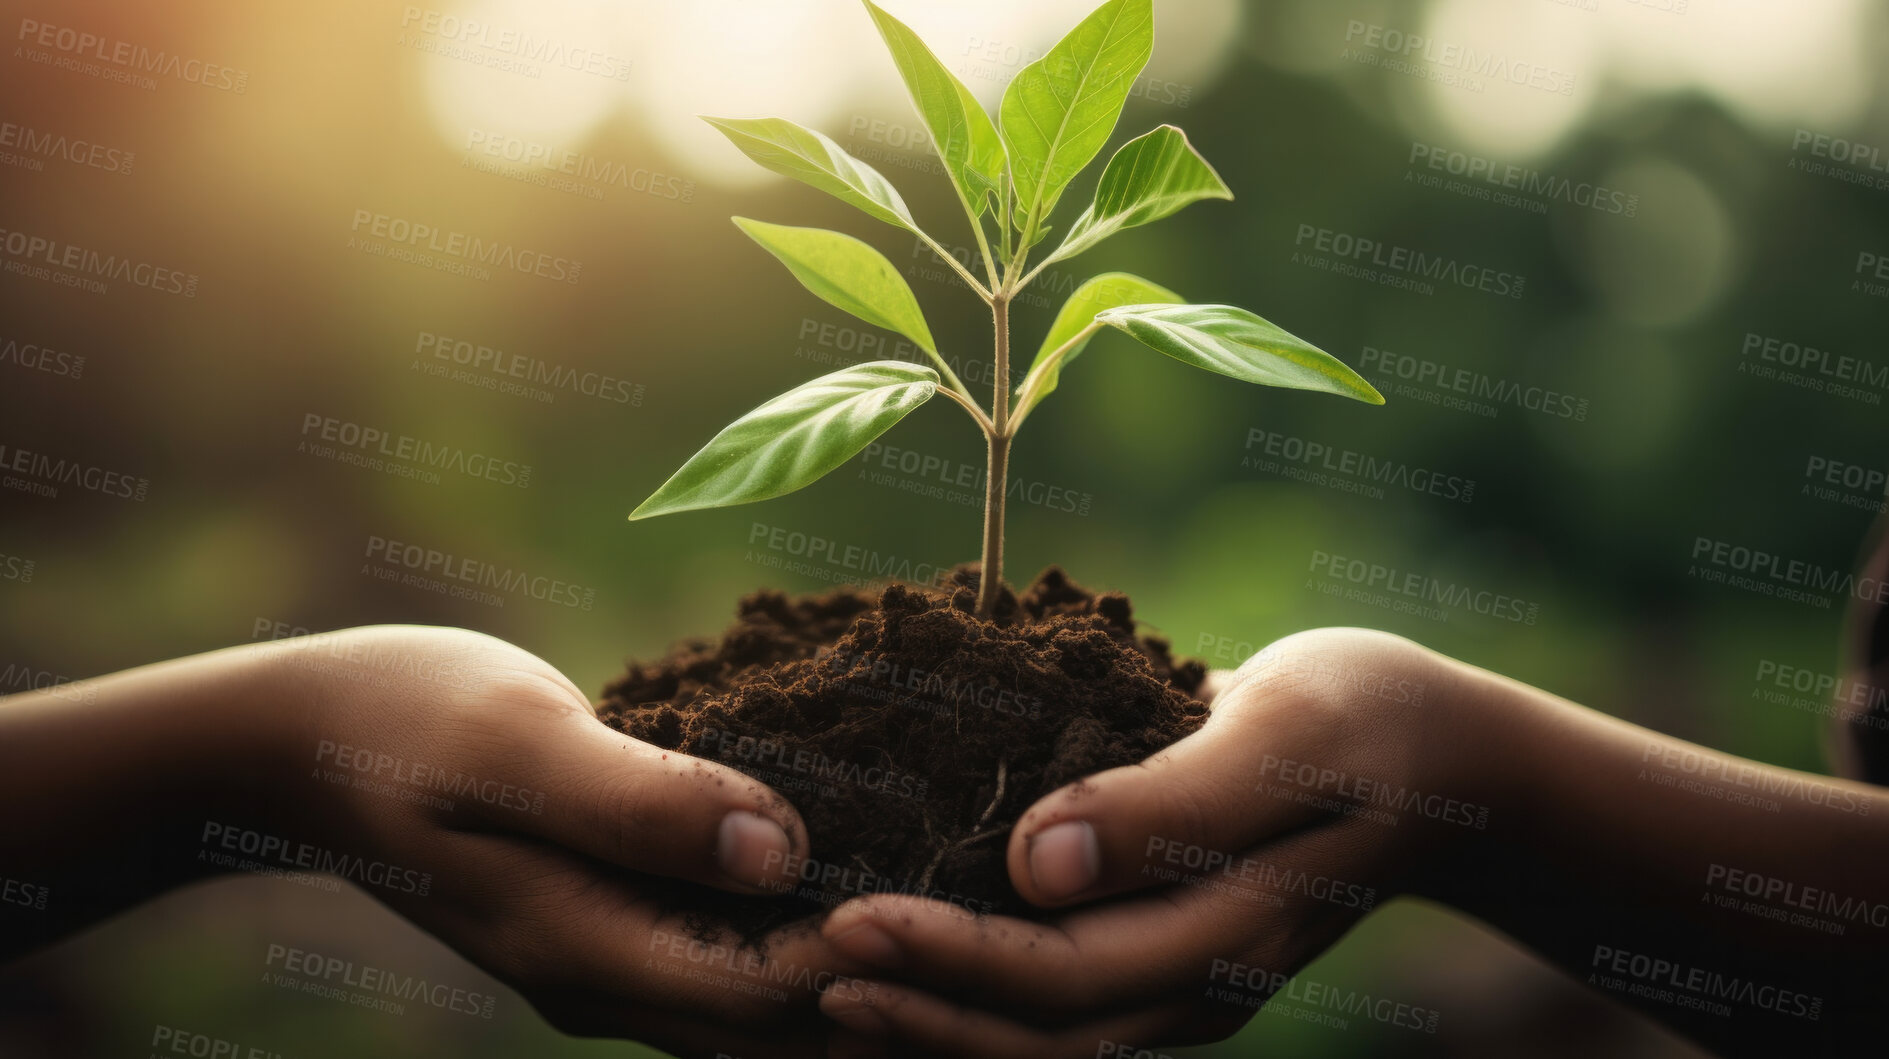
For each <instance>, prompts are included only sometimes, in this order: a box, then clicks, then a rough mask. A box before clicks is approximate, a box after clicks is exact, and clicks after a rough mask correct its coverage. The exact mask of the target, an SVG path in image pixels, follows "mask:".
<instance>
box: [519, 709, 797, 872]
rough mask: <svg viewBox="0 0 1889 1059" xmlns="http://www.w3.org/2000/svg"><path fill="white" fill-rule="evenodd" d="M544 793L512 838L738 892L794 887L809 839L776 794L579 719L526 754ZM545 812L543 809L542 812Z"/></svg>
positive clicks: (729, 771)
mask: <svg viewBox="0 0 1889 1059" xmlns="http://www.w3.org/2000/svg"><path fill="white" fill-rule="evenodd" d="M525 755H526V759H527V760H526V762H525V765H524V774H525V775H527V776H531V777H534V779H533V780H532V781H530V783H529V784H526V786H532V787H535V788H536V789H537V790H538V791H541V792H542V798H540V799H536V800H534V802H533V805H534V808H533V810H532V811H530V812H523V813H520V812H511V813H509V814H507V815H506V816H505V817H503V820H504V821H505V823H506V824H508V825H509V826H510V827H512V828H516V829H520V830H523V831H526V832H527V833H531V834H536V835H539V836H541V837H544V838H548V839H550V840H551V841H553V842H556V843H558V844H559V845H562V846H565V847H567V848H570V849H573V850H577V851H579V852H582V853H585V854H588V855H590V856H592V857H596V858H598V859H599V860H603V861H607V862H609V863H611V864H616V865H620V866H622V867H626V868H633V869H635V870H637V871H642V872H647V873H649V874H652V875H666V876H673V877H676V878H680V879H687V880H691V881H693V882H698V883H704V884H706V885H709V886H715V887H719V888H721V889H725V890H734V891H737V892H748V893H758V892H780V891H782V890H785V889H788V888H791V887H792V886H794V885H795V884H796V882H797V879H796V876H795V874H794V868H795V866H796V865H798V864H800V863H801V861H802V859H803V858H805V857H806V856H807V853H808V843H807V829H806V826H805V825H804V824H802V823H801V820H800V814H799V813H798V812H796V811H795V809H794V807H793V806H792V805H791V804H790V803H789V802H788V801H787V799H786V798H784V797H782V796H781V795H780V794H779V793H778V792H776V791H774V790H773V789H772V788H770V787H768V786H767V785H766V784H763V783H761V782H760V781H758V780H755V779H753V778H751V777H749V776H745V775H743V774H742V773H740V772H737V771H735V770H734V769H731V768H728V767H726V766H724V765H719V764H715V763H714V762H709V761H703V760H702V759H700V758H694V757H690V756H688V755H686V754H680V753H676V752H675V751H666V750H662V749H660V748H658V747H655V746H652V745H650V744H648V743H645V742H642V741H641V740H637V739H632V738H630V737H629V736H626V735H623V734H622V733H620V732H616V731H613V730H611V729H610V728H607V727H605V726H604V725H602V724H598V723H597V722H596V721H595V720H594V719H592V718H590V717H589V716H588V715H577V714H572V715H570V718H569V720H568V722H567V723H562V724H559V725H556V726H555V727H554V730H553V732H551V733H547V734H546V736H545V737H544V738H542V739H538V740H534V744H533V746H531V747H530V748H528V749H526V750H525ZM539 806H541V807H542V808H541V809H539V808H537V807H539Z"/></svg>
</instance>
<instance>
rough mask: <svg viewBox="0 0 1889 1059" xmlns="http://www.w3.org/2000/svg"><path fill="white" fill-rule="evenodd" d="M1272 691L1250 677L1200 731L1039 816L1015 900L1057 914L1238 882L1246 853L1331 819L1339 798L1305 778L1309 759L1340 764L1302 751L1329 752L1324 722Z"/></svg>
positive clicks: (1058, 798) (1033, 819)
mask: <svg viewBox="0 0 1889 1059" xmlns="http://www.w3.org/2000/svg"><path fill="white" fill-rule="evenodd" d="M1266 684H1267V682H1264V681H1261V680H1257V679H1252V678H1248V679H1245V680H1240V681H1238V682H1237V683H1234V684H1232V686H1230V687H1226V688H1225V689H1224V690H1220V691H1219V693H1218V694H1217V695H1216V696H1215V701H1214V704H1213V712H1212V713H1211V714H1209V715H1208V719H1207V723H1206V724H1205V725H1203V726H1202V727H1201V728H1200V729H1199V730H1198V731H1196V732H1194V733H1193V734H1191V735H1189V736H1187V737H1186V738H1184V739H1181V740H1180V741H1179V742H1176V743H1175V744H1174V745H1172V746H1170V747H1168V748H1167V749H1165V750H1162V751H1160V752H1159V753H1156V754H1154V755H1153V756H1152V757H1150V758H1148V759H1147V760H1146V761H1143V762H1141V763H1139V764H1135V765H1128V766H1124V767H1122V768H1116V769H1110V770H1108V771H1107V772H1101V773H1097V774H1096V775H1093V776H1089V777H1086V778H1084V779H1081V780H1078V781H1077V782H1075V783H1072V784H1070V785H1069V786H1066V787H1063V788H1062V789H1060V790H1057V791H1054V792H1052V793H1050V794H1048V795H1046V796H1044V797H1043V798H1042V799H1041V800H1040V801H1038V802H1037V803H1036V804H1035V805H1033V806H1031V807H1030V809H1029V810H1028V811H1027V812H1025V813H1024V814H1023V816H1022V818H1021V819H1019V820H1018V821H1017V826H1016V827H1015V828H1014V829H1013V830H1012V831H1011V834H1010V846H1009V851H1008V867H1009V870H1010V881H1011V883H1012V885H1014V886H1015V887H1016V889H1017V892H1018V893H1019V894H1021V895H1022V896H1023V898H1024V899H1025V900H1027V901H1029V902H1030V903H1032V904H1035V905H1039V906H1043V907H1051V908H1053V907H1059V906H1062V905H1070V904H1077V903H1080V902H1085V901H1091V900H1094V899H1096V898H1099V897H1106V896H1108V895H1110V894H1115V893H1122V892H1125V891H1129V890H1138V889H1145V888H1149V887H1154V886H1161V885H1167V884H1170V883H1175V882H1179V881H1182V880H1183V877H1190V876H1191V877H1211V876H1214V875H1216V874H1218V873H1235V872H1238V871H1239V869H1240V867H1241V864H1242V860H1243V858H1242V851H1244V850H1248V849H1251V848H1252V847H1254V846H1256V845H1258V844H1260V843H1261V842H1264V841H1266V840H1267V839H1269V838H1273V837H1277V836H1280V835H1282V834H1284V833H1286V832H1289V831H1292V830H1294V829H1297V828H1300V827H1304V826H1307V825H1308V824H1313V823H1318V822H1322V821H1324V820H1328V819H1331V814H1330V813H1329V812H1328V811H1325V810H1323V809H1321V805H1329V804H1331V803H1332V799H1329V798H1320V797H1318V796H1317V788H1318V786H1319V783H1318V779H1319V777H1318V775H1317V774H1313V775H1311V776H1310V777H1307V776H1306V775H1305V773H1304V771H1303V770H1304V769H1305V767H1306V764H1305V762H1306V760H1307V759H1308V758H1309V759H1311V760H1323V761H1332V760H1335V756H1334V755H1333V754H1332V753H1330V752H1329V751H1319V750H1317V749H1310V750H1307V749H1301V748H1316V747H1317V746H1318V743H1319V742H1321V741H1322V740H1320V737H1319V735H1318V732H1317V727H1318V722H1317V720H1316V718H1317V717H1318V716H1319V715H1320V713H1321V712H1322V711H1320V710H1317V709H1303V708H1301V706H1300V704H1296V703H1288V702H1287V701H1286V700H1287V699H1288V698H1292V699H1296V698H1299V696H1296V695H1290V696H1287V695H1277V694H1274V693H1273V692H1271V691H1269V690H1267V688H1266ZM1312 767H1313V768H1316V769H1324V770H1325V772H1326V773H1327V774H1328V775H1329V774H1330V773H1332V772H1333V771H1334V770H1331V769H1329V768H1326V767H1325V766H1312ZM1249 866H1250V863H1249ZM1229 881H1234V880H1229ZM1236 884H1237V882H1236Z"/></svg>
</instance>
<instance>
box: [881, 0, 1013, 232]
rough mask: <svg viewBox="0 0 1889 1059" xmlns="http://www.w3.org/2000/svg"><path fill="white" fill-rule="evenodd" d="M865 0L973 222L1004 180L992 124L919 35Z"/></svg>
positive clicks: (1001, 145)
mask: <svg viewBox="0 0 1889 1059" xmlns="http://www.w3.org/2000/svg"><path fill="white" fill-rule="evenodd" d="M865 3H866V10H867V11H868V12H870V13H871V14H872V21H873V22H874V23H875V24H877V25H878V27H879V36H880V37H881V38H882V39H884V41H885V46H886V50H887V51H889V52H891V53H892V61H893V62H895V63H897V64H898V67H899V76H900V77H902V78H904V80H905V89H906V91H907V92H909V93H911V96H912V106H913V108H914V109H916V110H917V111H918V116H919V118H920V119H921V120H923V121H924V123H925V129H926V130H927V131H928V132H930V133H931V142H932V144H933V145H934V146H935V147H936V148H937V149H938V157H939V158H940V159H942V160H943V161H944V166H945V174H946V175H947V176H949V177H950V178H951V183H952V184H953V185H954V186H955V187H956V188H957V189H958V195H959V197H960V198H962V199H963V200H964V204H965V206H966V207H967V208H969V209H970V211H971V220H972V221H973V222H975V221H976V220H977V218H979V217H981V216H983V215H984V203H985V200H986V199H987V198H989V197H990V195H991V194H992V193H994V192H995V191H996V190H997V189H998V188H999V187H1000V186H1001V185H1002V181H1003V175H1004V164H1005V159H1004V143H1003V140H1001V139H999V138H998V136H997V126H996V125H994V124H992V123H991V120H990V115H989V114H986V113H984V107H983V104H981V103H979V102H978V101H977V97H975V96H973V95H971V90H970V89H968V88H966V87H964V82H962V81H960V80H958V79H957V76H956V75H955V74H953V73H952V72H951V71H950V70H948V69H946V68H945V65H944V64H943V63H941V62H939V61H938V57H937V56H936V55H934V54H932V51H931V49H930V48H927V47H926V46H925V42H924V41H923V40H921V39H920V38H919V36H918V34H916V33H913V32H912V31H911V29H910V28H909V27H908V26H906V25H905V23H903V22H900V21H899V20H898V19H896V18H893V17H892V16H891V15H888V14H886V13H885V12H884V11H883V10H881V9H880V8H879V5H877V4H875V3H873V2H872V0H865Z"/></svg>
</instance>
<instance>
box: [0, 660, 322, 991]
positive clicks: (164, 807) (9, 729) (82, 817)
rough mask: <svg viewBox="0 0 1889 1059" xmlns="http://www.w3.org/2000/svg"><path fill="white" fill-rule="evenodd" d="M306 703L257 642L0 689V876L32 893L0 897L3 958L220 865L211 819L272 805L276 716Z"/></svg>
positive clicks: (278, 762)
mask: <svg viewBox="0 0 1889 1059" xmlns="http://www.w3.org/2000/svg"><path fill="white" fill-rule="evenodd" d="M303 708H305V707H304V706H303V704H302V703H301V702H300V701H299V699H298V698H297V696H296V693H295V691H294V685H293V684H292V682H288V681H285V680H283V679H282V673H281V669H280V666H279V664H278V663H277V661H276V659H275V657H274V656H273V655H272V654H271V653H270V652H267V651H265V650H263V649H260V648H254V647H242V648H232V649H230V650H227V651H219V652H216V653H213V654H208V655H199V656H196V657H193V658H188V659H180V660H178V661H174V662H166V663H162V664H158V665H151V666H144V667H141V668H138V669H132V670H127V671H125V672H122V673H116V674H112V675H110V676H106V677H101V678H97V679H94V680H87V681H80V682H77V683H72V684H64V685H61V686H59V687H57V688H48V689H44V690H40V691H34V692H27V693H24V694H20V695H13V696H8V697H6V698H4V699H0V800H4V802H5V804H7V805H9V806H11V807H13V809H12V811H11V812H10V813H9V820H8V824H7V826H6V827H5V829H4V830H3V831H0V876H4V877H5V878H7V879H12V880H15V882H16V884H19V885H24V886H31V887H33V888H35V891H34V897H35V898H36V900H35V901H33V902H31V903H30V904H28V903H24V902H20V901H14V902H0V917H4V918H3V919H0V924H4V929H0V957H5V956H8V955H12V954H15V953H18V952H21V951H24V950H26V949H30V948H32V947H34V946H37V945H39V944H43V943H44V942H47V941H50V940H52V939H55V938H57V937H59V936H61V935H63V934H66V933H69V932H70V931H72V930H75V929H77V928H79V927H82V926H84V925H86V924H88V923H91V922H93V921H95V920H97V919H99V918H101V917H103V916H106V915H109V914H111V913H112V912H114V911H117V910H118V909H121V908H123V907H126V906H128V905H130V904H133V903H136V902H137V901H139V900H142V899H144V898H146V897H150V896H152V895H154V894H157V893H160V892H162V891H164V890H166V889H169V888H171V887H173V886H176V885H178V884H180V883H183V882H186V881H189V880H190V879H193V878H197V877H200V876H203V875H207V874H211V873H214V872H215V871H217V870H218V868H217V867H216V865H215V864H214V863H213V862H212V861H211V860H210V859H209V858H204V859H199V857H198V856H197V854H198V853H199V852H203V848H202V846H201V843H200V836H201V833H202V829H203V827H204V826H205V822H206V820H210V819H215V818H217V817H218V816H219V815H220V814H222V813H223V811H224V810H226V809H227V808H228V807H230V806H234V805H247V806H251V807H254V808H255V809H258V810H259V809H261V808H262V807H264V806H268V805H271V804H273V801H274V799H273V797H272V796H271V794H270V791H271V789H272V784H274V783H275V781H276V780H277V778H278V777H279V775H280V770H281V764H282V763H281V760H280V757H279V755H278V754H277V752H276V750H275V745H276V741H275V738H274V731H275V724H276V721H277V719H279V718H280V717H281V716H282V715H283V713H284V712H286V711H296V710H300V709H303ZM18 888H19V887H18V885H16V890H17V889H18Z"/></svg>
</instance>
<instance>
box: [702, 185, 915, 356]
mask: <svg viewBox="0 0 1889 1059" xmlns="http://www.w3.org/2000/svg"><path fill="white" fill-rule="evenodd" d="M734 222H735V224H737V225H739V226H740V228H741V230H742V231H744V232H747V233H748V237H749V238H751V239H753V240H754V241H755V242H757V243H760V244H761V248H762V249H764V250H766V251H767V252H768V253H770V254H773V255H774V256H775V257H777V258H780V261H781V264H783V265H786V266H787V270H788V271H789V272H792V273H793V274H794V278H795V279H797V280H799V281H800V283H801V285H802V286H804V287H806V288H807V289H808V290H810V291H812V292H813V293H814V294H816V295H819V297H820V298H821V299H822V300H823V301H825V302H826V303H827V304H829V305H834V306H837V307H839V308H841V309H844V310H846V311H847V312H849V313H852V314H853V315H854V316H857V317H859V318H860V319H861V320H864V321H866V322H867V323H869V324H875V325H877V326H879V327H883V328H885V329H886V330H888V331H897V332H898V333H899V334H901V335H904V336H905V337H906V338H909V339H911V340H912V341H914V342H916V343H918V345H919V347H920V348H921V349H924V350H925V351H926V352H929V353H936V352H937V351H938V347H937V346H936V345H935V344H933V342H932V340H931V328H929V327H927V326H925V314H924V313H922V312H920V311H919V308H918V299H917V298H916V297H913V295H912V288H911V287H910V286H908V285H906V282H905V277H903V276H901V275H899V270H898V269H896V268H894V267H893V266H892V262H890V261H887V260H886V259H885V255H884V254H881V253H880V252H879V251H877V250H874V249H873V248H872V247H870V246H867V245H866V244H865V243H863V242H860V241H859V240H858V239H855V238H853V237H852V236H850V235H843V234H841V233H839V232H832V231H828V230H826V229H825V228H793V227H790V226H788V225H784V224H768V223H766V222H765V221H754V220H749V219H748V218H746V217H736V218H734Z"/></svg>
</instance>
